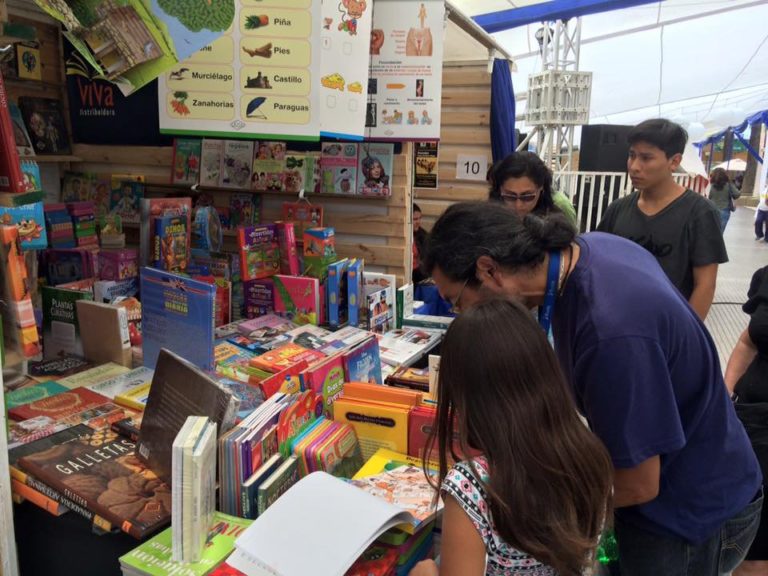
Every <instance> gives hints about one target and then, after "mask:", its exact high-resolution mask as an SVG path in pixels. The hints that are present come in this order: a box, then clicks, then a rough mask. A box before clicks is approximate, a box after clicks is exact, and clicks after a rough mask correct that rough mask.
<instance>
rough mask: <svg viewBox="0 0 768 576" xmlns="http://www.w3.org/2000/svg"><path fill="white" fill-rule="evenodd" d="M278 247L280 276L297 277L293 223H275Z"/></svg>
mask: <svg viewBox="0 0 768 576" xmlns="http://www.w3.org/2000/svg"><path fill="white" fill-rule="evenodd" d="M275 228H276V230H277V243H278V246H279V247H280V274H287V275H290V276H298V275H299V273H300V272H301V267H300V266H299V256H298V251H297V248H296V232H295V230H294V223H293V222H275Z"/></svg>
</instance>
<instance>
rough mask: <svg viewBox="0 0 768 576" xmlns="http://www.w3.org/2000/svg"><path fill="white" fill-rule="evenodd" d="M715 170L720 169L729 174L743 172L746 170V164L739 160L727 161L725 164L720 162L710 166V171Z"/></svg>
mask: <svg viewBox="0 0 768 576" xmlns="http://www.w3.org/2000/svg"><path fill="white" fill-rule="evenodd" d="M715 168H722V169H723V170H727V171H729V172H744V171H745V170H746V169H747V163H746V162H744V160H742V159H741V158H734V159H733V160H728V161H727V162H721V163H720V164H715V165H714V166H712V170H714V169H715Z"/></svg>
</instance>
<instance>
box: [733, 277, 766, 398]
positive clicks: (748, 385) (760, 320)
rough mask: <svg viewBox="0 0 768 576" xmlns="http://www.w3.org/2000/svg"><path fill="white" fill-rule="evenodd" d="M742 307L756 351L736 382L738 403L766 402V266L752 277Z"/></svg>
mask: <svg viewBox="0 0 768 576" xmlns="http://www.w3.org/2000/svg"><path fill="white" fill-rule="evenodd" d="M747 295H748V297H749V300H747V302H746V304H744V307H743V309H744V312H746V313H747V314H749V315H750V318H749V328H748V330H749V339H750V340H752V342H753V343H754V345H755V347H756V348H757V355H756V356H755V359H754V360H753V361H752V363H751V364H750V365H749V367H748V368H747V370H746V372H745V373H744V374H743V375H742V377H741V378H740V379H739V381H738V382H737V383H736V388H735V392H736V395H737V396H738V397H739V402H746V403H757V402H768V266H766V267H765V268H761V269H760V270H758V271H757V272H755V274H754V275H753V276H752V282H751V284H750V287H749V293H748V294H747Z"/></svg>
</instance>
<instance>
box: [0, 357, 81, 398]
mask: <svg viewBox="0 0 768 576" xmlns="http://www.w3.org/2000/svg"><path fill="white" fill-rule="evenodd" d="M92 366H93V364H92V363H91V362H88V361H87V360H85V359H84V358H80V357H78V356H70V355H66V356H63V357H61V358H52V359H50V360H41V361H40V362H30V363H29V367H28V368H27V373H28V374H29V375H30V376H31V377H32V378H34V379H35V380H38V381H40V382H44V381H47V380H59V379H61V378H65V377H67V376H71V375H73V374H76V373H78V372H82V371H84V370H87V369H88V368H91V367H92ZM6 398H7V397H6Z"/></svg>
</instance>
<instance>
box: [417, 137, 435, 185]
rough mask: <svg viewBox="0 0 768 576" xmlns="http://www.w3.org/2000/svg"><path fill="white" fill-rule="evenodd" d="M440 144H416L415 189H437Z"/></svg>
mask: <svg viewBox="0 0 768 576" xmlns="http://www.w3.org/2000/svg"><path fill="white" fill-rule="evenodd" d="M437 154H438V143H437V142H416V143H415V144H414V145H413V164H414V170H413V187H414V188H432V189H433V190H436V189H437V167H438V158H437Z"/></svg>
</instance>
